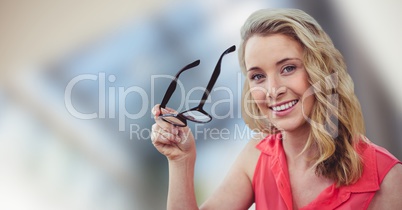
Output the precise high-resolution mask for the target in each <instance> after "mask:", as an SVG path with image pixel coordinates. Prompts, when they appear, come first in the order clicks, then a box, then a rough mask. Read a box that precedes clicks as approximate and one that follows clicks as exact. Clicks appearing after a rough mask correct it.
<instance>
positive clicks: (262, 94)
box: [250, 87, 267, 105]
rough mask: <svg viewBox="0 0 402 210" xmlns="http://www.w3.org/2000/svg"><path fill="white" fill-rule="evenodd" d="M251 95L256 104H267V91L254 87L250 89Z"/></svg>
mask: <svg viewBox="0 0 402 210" xmlns="http://www.w3.org/2000/svg"><path fill="white" fill-rule="evenodd" d="M250 93H251V96H252V98H253V100H254V102H255V103H256V104H258V105H260V104H263V103H266V96H267V91H266V90H265V89H262V88H255V87H254V88H251V89H250Z"/></svg>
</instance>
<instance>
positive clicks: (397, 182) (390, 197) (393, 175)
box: [370, 163, 402, 209]
mask: <svg viewBox="0 0 402 210" xmlns="http://www.w3.org/2000/svg"><path fill="white" fill-rule="evenodd" d="M401 194H402V165H401V164H400V163H399V164H396V165H394V166H393V167H392V168H391V170H389V172H388V173H387V174H386V175H385V177H384V180H383V181H382V183H381V186H380V190H379V191H377V192H376V194H375V196H374V198H373V200H372V201H371V203H370V209H398V208H400V207H401V206H402V199H400V195H401Z"/></svg>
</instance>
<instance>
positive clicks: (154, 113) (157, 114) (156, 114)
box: [152, 104, 161, 117]
mask: <svg viewBox="0 0 402 210" xmlns="http://www.w3.org/2000/svg"><path fill="white" fill-rule="evenodd" d="M159 106H160V104H156V105H155V106H154V107H153V108H152V114H153V115H154V116H155V117H158V116H159V115H160V114H161V113H160V109H159Z"/></svg>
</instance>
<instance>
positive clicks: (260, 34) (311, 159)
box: [152, 9, 402, 210]
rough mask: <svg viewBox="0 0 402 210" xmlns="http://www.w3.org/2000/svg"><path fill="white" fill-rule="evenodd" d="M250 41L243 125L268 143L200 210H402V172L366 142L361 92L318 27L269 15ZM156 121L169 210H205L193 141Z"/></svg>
mask: <svg viewBox="0 0 402 210" xmlns="http://www.w3.org/2000/svg"><path fill="white" fill-rule="evenodd" d="M241 38H242V41H241V45H240V49H239V60H240V66H241V68H242V71H243V73H244V75H245V76H246V81H245V85H244V89H243V93H242V94H243V104H242V111H243V118H244V120H245V122H246V123H247V124H248V125H249V127H250V128H251V129H259V130H260V131H261V134H263V135H258V136H256V137H255V138H254V139H252V140H250V141H249V142H248V144H247V145H246V146H245V148H244V149H243V151H242V152H241V153H240V155H239V157H238V158H237V160H236V162H235V163H234V165H233V166H232V168H231V170H230V171H229V173H228V175H227V177H226V178H225V180H224V181H223V183H222V184H221V186H220V187H219V188H218V189H217V191H216V192H215V193H214V194H213V195H212V196H211V197H210V198H209V199H207V201H206V202H205V203H204V204H203V205H202V206H201V207H200V209H247V208H248V207H250V205H252V204H253V203H254V202H255V204H256V208H257V209H352V208H353V209H367V208H369V209H399V208H401V207H402V199H400V198H399V195H401V193H402V165H401V162H400V161H398V160H397V159H396V158H395V157H393V156H392V155H391V154H390V153H388V152H387V151H386V150H385V149H383V148H381V147H379V146H376V145H374V144H373V143H371V142H370V141H369V140H368V139H367V138H365V137H364V135H363V134H364V125H363V117H362V114H361V109H360V105H359V102H358V100H357V98H356V96H355V94H354V92H353V82H352V80H351V78H350V76H349V74H348V73H347V71H346V66H345V64H344V61H343V57H342V55H341V54H340V53H339V51H338V50H337V49H336V48H335V47H334V45H333V44H332V41H331V40H330V38H329V37H328V36H327V34H326V33H325V32H324V31H323V29H322V28H321V27H320V26H319V24H318V23H317V22H316V21H315V20H314V19H313V18H312V17H310V16H309V15H307V14H306V13H304V12H302V11H300V10H293V9H280V10H260V11H257V12H255V13H253V14H252V15H251V16H250V17H249V18H248V19H247V21H246V22H245V24H244V25H243V27H242V29H241ZM165 111H166V112H174V110H171V109H166V110H165ZM153 113H154V115H155V121H156V123H155V124H154V125H153V127H152V129H153V133H152V135H153V137H152V140H153V144H154V145H155V147H156V148H157V150H158V151H159V152H161V153H162V154H164V155H165V156H166V157H167V158H168V160H169V192H168V209H187V210H188V209H198V207H197V204H196V199H195V195H194V183H193V177H194V163H195V158H196V148H195V144H194V137H193V135H192V134H191V131H189V128H188V127H174V126H172V125H171V124H168V123H166V122H164V121H162V120H161V119H159V118H158V116H159V115H160V114H161V113H160V110H159V109H157V108H154V111H153ZM188 134H189V135H188Z"/></svg>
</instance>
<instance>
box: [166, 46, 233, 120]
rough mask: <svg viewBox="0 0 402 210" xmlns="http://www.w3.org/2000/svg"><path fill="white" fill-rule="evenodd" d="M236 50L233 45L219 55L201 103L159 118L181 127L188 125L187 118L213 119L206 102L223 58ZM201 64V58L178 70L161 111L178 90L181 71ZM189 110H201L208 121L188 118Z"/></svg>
mask: <svg viewBox="0 0 402 210" xmlns="http://www.w3.org/2000/svg"><path fill="white" fill-rule="evenodd" d="M235 50H236V46H235V45H233V46H231V47H229V48H228V49H226V50H225V51H224V52H223V53H222V54H221V56H220V57H219V60H218V62H217V64H216V66H215V69H214V71H213V73H212V75H211V78H210V80H209V82H208V85H207V87H206V88H205V91H204V94H203V95H202V97H201V100H200V103H199V104H198V106H196V107H193V108H191V109H188V110H185V111H182V112H180V113H167V114H161V115H159V118H161V119H162V120H163V121H165V122H168V123H170V124H172V125H174V126H179V127H186V126H187V120H190V121H193V122H196V123H208V122H210V121H211V120H212V116H211V115H209V114H208V113H207V112H206V111H205V110H204V109H203V107H204V104H205V102H206V100H207V99H208V96H209V94H210V92H211V90H212V88H213V87H214V85H215V83H216V81H217V80H218V77H219V74H220V72H221V63H222V59H223V57H224V56H225V55H226V54H229V53H231V52H234V51H235ZM199 64H200V60H196V61H194V62H192V63H190V64H188V65H186V66H185V67H183V68H182V69H181V70H180V71H178V72H177V73H176V75H175V77H174V79H173V80H172V82H171V83H170V85H169V87H168V89H167V90H166V93H165V95H164V97H163V99H162V102H161V104H160V106H159V109H160V113H162V109H164V108H166V104H167V103H168V102H169V100H170V98H171V96H172V95H173V92H174V91H175V90H176V86H177V80H178V79H179V76H180V74H181V73H183V72H184V71H186V70H189V69H191V68H194V67H196V66H198V65H199ZM189 111H198V112H201V113H202V114H204V115H205V116H207V117H208V118H209V120H207V121H196V120H194V119H191V118H188V117H186V116H184V113H186V112H189ZM166 117H175V118H177V119H178V120H180V121H181V122H182V123H183V124H177V123H174V122H172V121H169V120H167V119H165V118H166Z"/></svg>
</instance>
